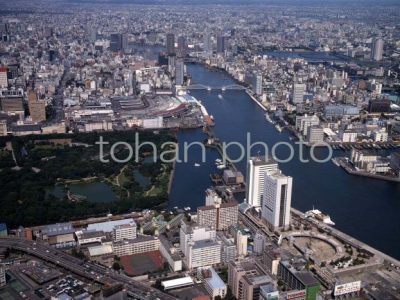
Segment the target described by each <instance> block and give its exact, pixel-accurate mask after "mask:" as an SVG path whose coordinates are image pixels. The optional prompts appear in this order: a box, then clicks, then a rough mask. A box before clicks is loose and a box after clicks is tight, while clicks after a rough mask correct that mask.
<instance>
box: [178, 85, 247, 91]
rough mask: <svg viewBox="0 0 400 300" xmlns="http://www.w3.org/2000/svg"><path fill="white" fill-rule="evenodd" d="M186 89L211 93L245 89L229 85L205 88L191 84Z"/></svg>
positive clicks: (205, 86)
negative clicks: (213, 91)
mask: <svg viewBox="0 0 400 300" xmlns="http://www.w3.org/2000/svg"><path fill="white" fill-rule="evenodd" d="M186 89H188V90H207V91H212V90H221V91H226V90H245V89H246V88H245V87H244V86H241V85H239V84H230V85H224V86H207V85H204V84H191V85H189V86H187V87H186Z"/></svg>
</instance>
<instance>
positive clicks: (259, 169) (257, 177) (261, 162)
mask: <svg viewBox="0 0 400 300" xmlns="http://www.w3.org/2000/svg"><path fill="white" fill-rule="evenodd" d="M277 170H278V163H277V162H276V161H274V160H273V159H271V158H265V157H264V156H257V157H252V158H251V159H250V160H249V161H248V163H247V187H246V202H247V203H248V204H249V205H250V206H252V207H258V208H260V207H261V206H262V202H263V194H264V180H265V176H264V173H265V172H266V171H268V172H273V171H277Z"/></svg>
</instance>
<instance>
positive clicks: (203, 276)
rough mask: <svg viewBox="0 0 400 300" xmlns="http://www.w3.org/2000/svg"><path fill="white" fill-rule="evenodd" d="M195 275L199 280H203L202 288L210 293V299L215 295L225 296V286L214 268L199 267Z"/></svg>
mask: <svg viewBox="0 0 400 300" xmlns="http://www.w3.org/2000/svg"><path fill="white" fill-rule="evenodd" d="M197 275H198V277H199V278H200V280H202V281H203V284H204V288H205V289H206V291H207V292H208V294H209V295H210V297H211V299H215V297H218V296H219V297H221V298H225V296H226V292H227V286H226V284H225V283H224V282H223V280H222V279H221V277H219V276H218V274H217V272H215V270H214V268H212V267H209V268H199V269H197Z"/></svg>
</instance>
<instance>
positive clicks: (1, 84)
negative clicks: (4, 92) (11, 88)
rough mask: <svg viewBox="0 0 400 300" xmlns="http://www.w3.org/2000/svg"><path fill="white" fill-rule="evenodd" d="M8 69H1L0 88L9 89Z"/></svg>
mask: <svg viewBox="0 0 400 300" xmlns="http://www.w3.org/2000/svg"><path fill="white" fill-rule="evenodd" d="M7 70H8V69H7V67H0V88H6V87H8V79H7Z"/></svg>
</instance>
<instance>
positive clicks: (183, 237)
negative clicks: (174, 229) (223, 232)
mask: <svg viewBox="0 0 400 300" xmlns="http://www.w3.org/2000/svg"><path fill="white" fill-rule="evenodd" d="M216 236H217V232H216V230H215V228H211V227H205V226H199V225H198V224H196V223H187V222H185V221H182V222H181V230H180V235H179V238H180V247H181V250H182V252H183V254H184V255H186V254H187V250H188V245H189V243H190V242H198V241H204V240H215V239H216Z"/></svg>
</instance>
